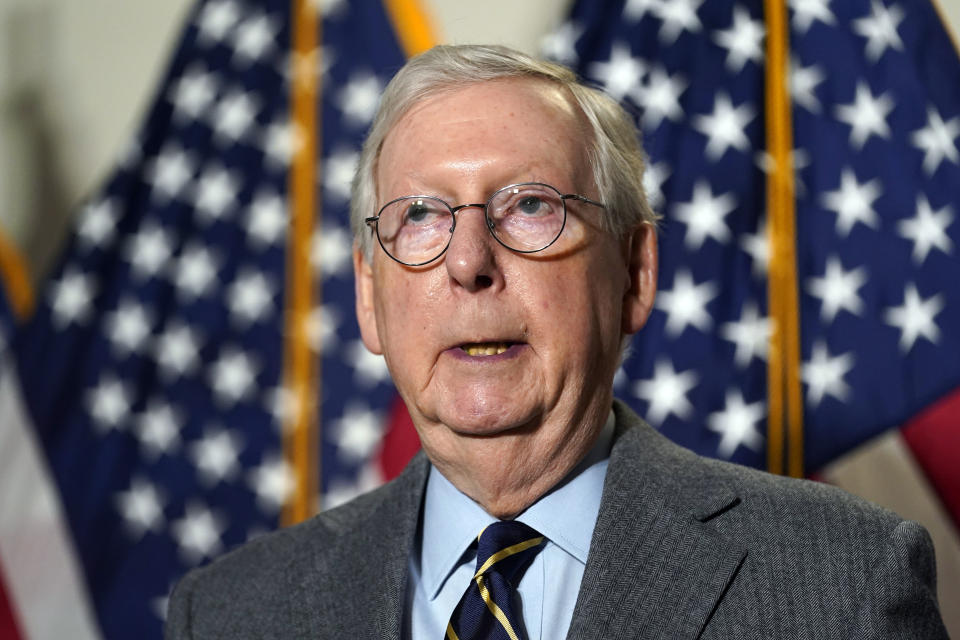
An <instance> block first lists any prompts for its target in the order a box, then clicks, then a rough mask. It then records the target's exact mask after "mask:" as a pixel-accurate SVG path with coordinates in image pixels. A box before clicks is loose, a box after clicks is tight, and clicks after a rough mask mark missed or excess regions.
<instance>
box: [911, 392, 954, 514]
mask: <svg viewBox="0 0 960 640" xmlns="http://www.w3.org/2000/svg"><path fill="white" fill-rule="evenodd" d="M902 433H903V439H904V440H905V441H906V443H907V445H908V446H909V447H910V450H911V451H912V452H913V456H914V458H916V460H917V463H919V465H920V467H921V468H922V469H923V471H924V473H925V474H926V476H927V479H929V480H930V484H932V485H933V488H934V489H935V490H936V492H937V494H938V495H939V496H940V500H941V502H942V503H943V506H944V507H945V508H946V510H947V512H948V513H949V514H950V517H952V518H953V522H954V524H956V525H957V527H960V389H956V390H954V391H953V392H952V393H951V394H950V395H948V396H947V397H946V398H944V399H942V400H940V401H939V402H937V403H936V404H934V405H933V406H931V407H930V408H929V409H926V410H925V411H923V412H922V413H920V414H918V415H917V416H916V417H915V418H914V419H913V420H911V421H910V422H908V423H907V424H906V426H904V428H903V430H902Z"/></svg>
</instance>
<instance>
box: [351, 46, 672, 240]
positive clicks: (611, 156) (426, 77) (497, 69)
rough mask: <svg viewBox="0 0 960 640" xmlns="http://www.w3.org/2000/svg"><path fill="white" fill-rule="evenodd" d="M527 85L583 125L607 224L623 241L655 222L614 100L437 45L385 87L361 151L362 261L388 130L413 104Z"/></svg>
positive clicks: (561, 73)
mask: <svg viewBox="0 0 960 640" xmlns="http://www.w3.org/2000/svg"><path fill="white" fill-rule="evenodd" d="M518 78H527V79H533V80H542V81H546V82H552V83H554V84H556V85H559V86H560V87H562V88H564V89H566V90H567V92H568V93H569V95H570V97H571V99H572V102H573V104H575V105H576V106H577V107H578V108H579V109H580V111H581V112H582V114H583V116H584V117H585V119H586V122H587V124H588V125H589V130H590V132H591V133H592V140H590V141H589V147H588V149H587V150H586V153H587V159H588V161H589V163H590V166H591V167H592V168H593V181H594V183H595V184H596V186H597V190H598V192H599V195H600V199H601V201H602V202H603V203H604V204H605V205H606V213H607V215H606V217H605V224H606V227H607V229H608V230H609V231H610V232H612V233H615V234H618V235H623V234H626V233H629V232H631V231H632V230H634V229H636V228H637V227H638V226H639V225H641V224H643V223H645V222H649V223H656V221H657V215H656V214H655V213H654V212H653V210H652V209H651V208H650V205H649V203H648V202H647V197H646V194H645V192H644V189H643V171H644V164H645V160H644V153H643V149H642V147H641V146H640V138H639V132H638V131H637V128H636V125H635V124H634V121H633V118H632V117H631V116H630V115H629V114H628V113H627V112H626V111H625V110H624V109H623V107H621V106H620V105H619V104H618V103H617V102H616V101H615V100H614V99H612V98H611V97H609V96H607V95H606V94H604V93H603V92H601V91H598V90H597V89H593V88H591V87H588V86H586V85H584V84H582V83H581V82H580V81H579V79H578V78H577V76H576V74H575V73H574V72H573V71H571V70H570V69H568V68H567V67H564V66H562V65H559V64H553V63H550V62H544V61H542V60H537V59H535V58H532V57H530V56H528V55H526V54H524V53H521V52H519V51H516V50H513V49H509V48H507V47H501V46H486V45H457V46H454V45H440V46H436V47H434V48H432V49H430V50H429V51H426V52H425V53H422V54H420V55H419V56H417V57H415V58H412V59H411V60H410V61H409V62H407V64H406V65H404V66H403V68H401V69H400V71H399V72H397V75H395V76H394V77H393V80H391V81H390V84H389V85H387V88H386V90H385V91H384V93H383V97H382V98H381V101H380V107H379V109H378V111H377V115H376V117H375V118H374V120H373V125H372V126H371V128H370V133H369V134H368V135H367V139H366V141H365V142H364V144H363V151H362V152H361V154H360V162H359V165H358V167H357V174H356V176H355V177H354V181H353V197H352V199H351V203H350V222H351V226H352V227H353V233H354V237H355V239H356V242H357V243H359V246H360V247H361V248H362V249H363V251H364V253H365V254H366V256H367V258H368V259H369V258H370V256H371V254H370V252H371V248H372V242H371V234H370V233H369V232H367V227H366V225H365V224H364V218H367V217H369V216H373V215H376V213H377V210H378V209H379V206H378V198H377V189H376V180H377V175H376V174H377V162H378V160H379V157H380V150H381V148H382V147H383V142H384V140H385V139H386V137H387V134H389V132H390V130H391V129H392V128H393V127H394V126H395V125H396V124H397V122H398V121H399V120H400V119H401V118H402V117H403V116H404V114H406V113H407V112H408V111H409V110H410V109H411V107H413V106H414V105H415V104H416V103H417V102H419V101H421V100H424V99H426V98H429V97H432V96H435V95H438V94H441V93H444V92H450V91H455V90H457V89H459V88H462V87H464V86H466V85H469V84H474V83H477V82H484V81H490V80H504V79H518Z"/></svg>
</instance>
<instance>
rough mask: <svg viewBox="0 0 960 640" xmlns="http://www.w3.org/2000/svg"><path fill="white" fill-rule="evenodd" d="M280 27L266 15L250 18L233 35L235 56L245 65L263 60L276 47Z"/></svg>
mask: <svg viewBox="0 0 960 640" xmlns="http://www.w3.org/2000/svg"><path fill="white" fill-rule="evenodd" d="M279 31H280V25H278V24H276V23H275V22H274V21H273V20H272V19H271V18H270V16H268V15H266V14H260V15H254V16H250V17H249V18H247V19H246V20H244V21H243V22H242V23H241V24H240V26H238V27H237V30H236V32H234V34H233V42H234V48H233V55H234V58H236V59H239V60H240V61H241V62H242V63H244V64H250V63H251V62H253V61H254V60H258V59H260V58H262V57H263V56H264V55H265V54H266V53H267V52H269V51H271V50H272V49H273V48H274V47H275V46H276V43H275V40H276V37H277V33H278V32H279Z"/></svg>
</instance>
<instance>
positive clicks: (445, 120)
mask: <svg viewBox="0 0 960 640" xmlns="http://www.w3.org/2000/svg"><path fill="white" fill-rule="evenodd" d="M584 127H585V124H584V123H583V120H582V116H581V115H579V113H578V112H577V111H576V109H575V107H573V106H572V105H571V104H570V101H569V100H568V98H567V95H566V94H565V93H564V92H563V90H561V89H559V88H557V87H555V86H553V85H551V84H549V83H546V82H539V81H529V80H501V81H495V82H484V83H477V84H474V85H468V86H466V87H465V88H462V89H458V90H455V91H452V92H450V93H445V94H442V95H439V96H435V97H431V98H429V99H426V100H424V101H422V102H420V103H418V104H417V105H416V106H415V107H414V108H413V109H412V110H411V111H409V112H408V113H407V114H405V115H404V117H403V118H402V119H401V120H400V121H399V122H398V123H397V124H396V126H395V127H394V128H393V129H392V131H391V132H390V134H389V135H388V136H387V138H386V140H385V141H384V144H383V148H382V152H381V155H380V158H379V163H378V167H379V170H378V176H377V178H378V179H377V196H378V202H379V203H380V204H381V205H382V204H383V203H386V202H387V201H389V200H392V199H394V198H397V197H400V196H405V195H414V194H416V195H435V196H438V197H440V198H442V199H443V200H445V201H446V202H448V203H449V204H450V205H451V206H456V205H458V204H463V203H482V202H486V201H487V199H488V198H489V197H490V196H491V194H493V192H494V191H496V190H497V189H499V188H500V187H503V186H506V185H508V184H512V183H518V182H543V183H546V184H549V185H552V186H554V187H556V188H557V189H558V190H559V191H560V192H561V193H578V194H582V195H585V196H587V197H590V198H592V199H598V198H599V194H598V193H597V190H596V186H595V185H594V184H593V179H592V172H591V170H590V167H589V166H588V164H587V160H586V157H585V154H584V149H585V148H586V144H587V143H586V139H585V129H584ZM567 208H568V216H567V226H566V228H565V229H564V232H563V235H562V236H561V238H560V240H559V241H558V242H557V243H556V244H555V245H554V246H552V247H550V248H548V249H546V250H545V251H543V252H541V253H536V254H528V255H523V254H518V253H514V252H512V251H510V250H509V249H507V248H505V247H503V246H501V245H500V244H498V243H497V242H496V240H494V238H493V237H492V236H491V235H490V233H489V232H488V231H487V229H486V228H485V226H484V216H483V211H482V210H481V209H478V208H470V209H464V210H462V211H460V212H458V213H457V223H456V231H455V233H454V234H453V238H452V240H451V242H450V246H449V248H448V249H447V251H446V253H445V254H444V255H443V256H442V257H441V258H440V259H439V260H437V261H435V262H432V263H430V264H429V265H426V266H424V267H417V268H414V267H406V266H403V265H401V264H398V263H397V262H394V261H393V260H392V259H390V258H389V257H388V256H387V255H386V254H385V253H384V252H383V251H382V249H381V248H380V247H379V246H374V251H373V258H372V263H367V261H366V260H365V259H364V258H363V257H362V256H361V255H360V254H359V253H358V254H356V256H355V264H356V267H357V280H358V284H357V294H358V295H357V298H358V299H357V312H358V318H359V321H360V326H361V331H362V335H363V339H364V342H365V343H366V345H367V347H368V348H369V349H370V350H371V351H373V352H375V353H382V354H383V355H384V356H385V357H386V361H387V365H388V367H389V369H390V372H391V374H392V376H393V379H394V382H395V383H396V385H397V388H398V390H399V391H400V394H401V395H402V396H403V398H404V400H405V401H406V404H407V407H408V408H409V410H410V413H411V416H412V418H413V420H414V424H415V425H417V429H418V431H419V433H420V437H421V441H422V443H423V445H424V448H425V449H426V451H427V453H428V454H429V455H430V457H431V459H433V460H434V462H437V460H438V459H446V460H453V459H456V458H457V457H458V456H462V455H464V453H465V452H469V451H470V447H471V444H470V443H476V442H478V441H479V440H487V441H489V439H490V438H491V437H501V436H507V437H517V438H520V439H521V440H523V442H524V443H525V444H524V445H523V446H526V447H528V448H529V447H532V449H531V451H530V453H531V454H533V455H544V456H551V455H554V453H555V452H556V451H557V450H561V449H563V448H564V447H568V446H571V445H570V442H571V441H574V440H576V439H577V438H578V437H583V436H578V434H577V427H578V425H581V424H583V423H584V422H585V421H587V422H588V423H593V422H596V419H597V417H598V416H599V418H600V422H602V418H603V417H605V416H606V413H607V412H608V411H609V407H610V401H611V397H610V396H611V383H612V378H613V374H614V372H615V369H616V366H617V361H618V356H619V348H620V341H621V336H622V332H630V333H632V332H633V331H636V330H638V329H639V328H640V326H642V324H643V322H644V321H645V319H646V315H647V313H648V311H649V304H650V302H652V296H653V292H652V287H653V282H652V280H650V282H648V283H647V284H649V287H647V286H646V285H644V292H643V293H644V295H649V300H638V293H637V292H638V287H639V283H638V276H637V264H636V263H637V260H635V259H634V258H635V257H636V256H638V255H639V254H640V253H641V252H640V251H639V250H638V249H637V247H633V246H631V245H634V244H636V243H640V244H642V245H643V246H644V249H645V251H647V254H648V255H647V258H650V257H651V255H652V254H650V252H651V251H653V252H655V249H654V248H653V247H654V245H653V242H652V240H651V237H652V232H650V233H648V234H647V235H646V236H645V235H643V233H638V234H635V237H634V238H631V239H630V240H624V239H620V238H615V237H613V236H612V235H610V234H609V233H607V232H605V231H603V230H602V223H601V219H602V216H604V215H606V214H605V212H604V210H603V209H601V208H599V207H594V206H591V205H588V204H583V203H578V202H575V201H568V205H567ZM375 213H376V212H371V213H370V215H373V214H375ZM647 268H652V266H650V265H647ZM646 275H647V276H650V274H649V273H648V274H646ZM648 279H649V278H648ZM648 288H649V289H650V291H647V289H648ZM503 346H507V347H508V348H507V349H506V350H505V351H503V352H502V353H495V354H494V355H485V353H487V352H497V351H502V349H503ZM592 435H595V434H591V435H590V436H588V437H591V438H592ZM538 452H539V453H538Z"/></svg>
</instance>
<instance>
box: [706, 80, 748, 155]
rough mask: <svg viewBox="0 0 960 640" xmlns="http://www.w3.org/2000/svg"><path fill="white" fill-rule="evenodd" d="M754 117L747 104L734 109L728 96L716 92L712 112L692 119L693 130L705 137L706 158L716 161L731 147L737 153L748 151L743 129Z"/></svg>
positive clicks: (721, 92)
mask: <svg viewBox="0 0 960 640" xmlns="http://www.w3.org/2000/svg"><path fill="white" fill-rule="evenodd" d="M754 117H756V112H755V111H754V110H753V107H751V106H750V105H749V104H746V103H744V104H741V105H739V106H737V107H734V106H733V102H731V101H730V96H729V95H727V94H726V93H725V92H723V91H720V92H718V93H717V95H716V98H715V99H714V102H713V112H712V113H710V114H707V115H697V116H694V117H693V126H694V128H695V129H697V131H700V132H701V133H702V134H703V135H705V136H707V146H706V152H707V157H708V158H710V159H711V160H713V161H717V160H719V159H720V158H721V157H723V154H724V153H726V152H727V150H728V149H730V148H731V147H733V148H734V149H736V150H737V151H742V152H747V151H749V150H750V139H749V138H747V134H746V133H745V129H746V127H747V125H748V124H750V122H751V121H752V120H753V119H754Z"/></svg>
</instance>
